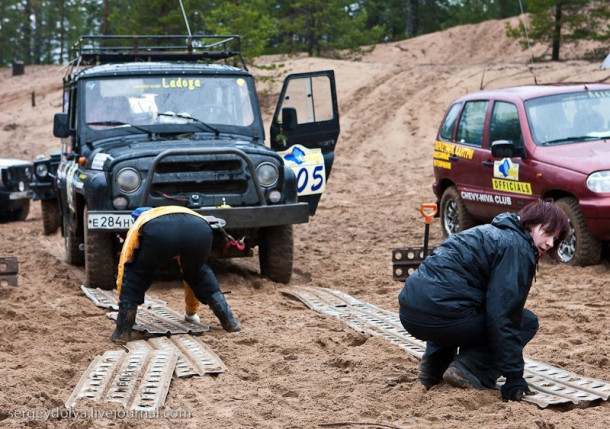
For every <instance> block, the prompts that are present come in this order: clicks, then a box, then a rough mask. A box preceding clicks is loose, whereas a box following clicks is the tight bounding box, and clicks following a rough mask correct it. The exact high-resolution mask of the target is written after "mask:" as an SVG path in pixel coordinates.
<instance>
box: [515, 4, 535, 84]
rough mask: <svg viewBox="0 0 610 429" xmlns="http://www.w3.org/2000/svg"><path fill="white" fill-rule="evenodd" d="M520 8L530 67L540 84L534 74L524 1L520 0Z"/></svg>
mask: <svg viewBox="0 0 610 429" xmlns="http://www.w3.org/2000/svg"><path fill="white" fill-rule="evenodd" d="M519 8H520V9H521V21H522V22H523V31H524V32H525V40H527V49H528V51H529V52H530V60H531V64H530V66H529V67H528V69H529V71H530V73H531V74H532V76H533V77H534V85H538V80H537V79H536V75H535V74H534V54H533V53H532V45H531V44H530V36H529V34H528V32H527V24H526V23H525V13H524V12H523V1H522V0H519Z"/></svg>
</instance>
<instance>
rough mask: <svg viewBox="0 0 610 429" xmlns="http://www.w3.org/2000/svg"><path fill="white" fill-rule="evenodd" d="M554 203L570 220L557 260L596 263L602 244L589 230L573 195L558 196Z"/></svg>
mask: <svg viewBox="0 0 610 429" xmlns="http://www.w3.org/2000/svg"><path fill="white" fill-rule="evenodd" d="M556 204H557V206H558V207H560V208H561V209H562V210H563V211H564V212H565V214H566V215H567V216H568V220H569V222H570V231H569V232H568V236H567V237H566V239H565V240H564V241H563V243H562V244H561V245H560V246H559V250H558V252H557V254H558V256H559V260H560V261H561V262H563V263H564V264H569V265H580V266H586V265H595V264H598V263H599V261H600V259H601V255H602V244H601V242H600V241H599V240H598V239H596V238H595V237H593V236H592V235H591V233H590V232H589V229H588V228H587V224H586V223H585V220H584V218H583V216H582V213H581V211H580V205H579V204H578V200H577V199H576V198H574V197H566V198H560V199H559V200H557V203H556Z"/></svg>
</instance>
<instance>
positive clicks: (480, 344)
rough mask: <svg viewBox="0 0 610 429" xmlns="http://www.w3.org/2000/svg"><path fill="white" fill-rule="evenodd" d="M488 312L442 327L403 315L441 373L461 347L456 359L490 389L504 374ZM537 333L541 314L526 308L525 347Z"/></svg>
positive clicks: (407, 327)
mask: <svg viewBox="0 0 610 429" xmlns="http://www.w3.org/2000/svg"><path fill="white" fill-rule="evenodd" d="M485 319H486V316H485V313H482V312H481V313H476V314H474V315H473V316H472V317H471V318H468V319H456V320H453V321H449V320H447V324H444V325H443V326H424V325H421V324H418V323H416V322H414V321H412V320H411V319H410V318H407V317H405V316H404V315H403V314H400V321H401V323H402V325H403V327H404V328H405V329H406V330H407V332H409V333H410V334H411V335H413V336H414V337H415V338H417V339H420V340H423V341H426V351H425V353H424V358H425V359H426V360H427V361H428V362H430V363H431V365H433V366H434V367H435V368H434V370H437V371H438V372H440V375H441V376H442V373H443V372H444V370H445V369H447V367H448V366H449V364H450V363H451V361H452V359H453V358H454V356H455V355H456V352H457V349H458V348H459V354H458V355H457V357H455V359H457V360H458V361H459V362H460V363H461V364H462V365H464V366H465V367H466V368H467V369H469V370H470V371H471V372H472V373H474V374H475V375H476V376H477V378H478V379H479V380H480V381H481V383H482V384H483V385H484V386H485V387H488V388H490V389H492V388H494V386H495V384H496V380H497V379H498V377H499V376H500V375H501V374H500V369H499V368H498V366H497V364H496V361H495V356H494V351H493V349H492V347H491V343H490V339H489V336H488V334H487V323H486V321H485ZM536 332H538V317H537V316H536V315H535V314H534V313H533V312H531V311H530V310H528V309H526V308H524V309H523V317H522V321H521V342H522V344H523V347H525V345H526V344H527V343H528V342H530V341H531V339H532V338H534V335H536Z"/></svg>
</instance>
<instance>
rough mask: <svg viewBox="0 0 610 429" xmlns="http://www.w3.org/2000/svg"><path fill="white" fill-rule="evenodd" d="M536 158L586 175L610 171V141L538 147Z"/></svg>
mask: <svg viewBox="0 0 610 429" xmlns="http://www.w3.org/2000/svg"><path fill="white" fill-rule="evenodd" d="M534 158H535V159H536V160H537V161H540V162H543V163H545V164H551V165H556V166H558V167H561V168H565V169H567V170H572V171H577V172H579V173H582V174H585V175H588V174H591V173H593V172H595V171H599V170H610V140H597V141H592V142H581V143H570V144H563V145H554V146H538V147H537V148H536V151H535V157H534Z"/></svg>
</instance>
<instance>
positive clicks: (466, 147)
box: [434, 100, 493, 220]
mask: <svg viewBox="0 0 610 429" xmlns="http://www.w3.org/2000/svg"><path fill="white" fill-rule="evenodd" d="M455 106H457V105H454V106H452V107H451V109H450V110H449V113H448V114H447V116H446V118H445V122H444V123H443V125H442V127H441V130H440V133H439V138H438V140H437V142H436V144H435V148H434V167H435V169H437V177H446V178H448V179H450V180H451V182H453V183H455V185H456V187H457V189H458V192H459V194H460V196H461V198H462V199H463V200H464V203H465V204H466V207H467V209H468V212H469V213H470V214H471V215H472V216H473V217H475V218H477V219H479V220H481V219H485V218H486V217H487V216H488V214H489V195H488V194H487V193H486V190H485V188H486V187H487V183H486V179H487V180H489V177H490V176H491V173H492V168H493V163H489V162H488V159H489V156H490V155H489V151H488V150H487V149H484V148H483V141H484V138H485V135H484V134H485V122H486V119H487V115H488V110H489V100H471V101H466V102H465V103H464V105H463V108H462V110H461V112H460V113H459V115H458V117H457V126H455V122H451V121H455V119H453V118H451V114H452V110H453V116H454V117H455V112H456V111H457V109H458V108H457V107H455ZM454 109H455V110H454Z"/></svg>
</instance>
